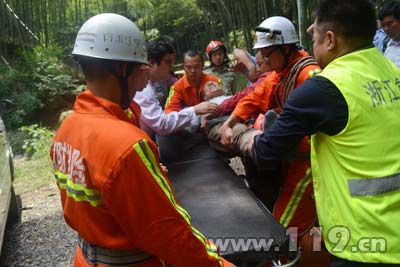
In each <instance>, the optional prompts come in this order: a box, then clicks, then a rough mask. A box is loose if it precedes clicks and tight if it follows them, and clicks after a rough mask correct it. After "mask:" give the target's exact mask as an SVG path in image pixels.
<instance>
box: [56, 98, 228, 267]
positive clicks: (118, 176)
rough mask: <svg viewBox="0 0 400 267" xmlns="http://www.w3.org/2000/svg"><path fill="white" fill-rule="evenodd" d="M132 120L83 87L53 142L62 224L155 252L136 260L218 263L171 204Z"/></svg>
mask: <svg viewBox="0 0 400 267" xmlns="http://www.w3.org/2000/svg"><path fill="white" fill-rule="evenodd" d="M133 111H135V109H133ZM133 116H137V114H135V113H133ZM132 121H135V120H132V119H128V117H127V115H126V114H125V113H124V111H123V110H122V109H121V108H120V106H119V105H118V104H115V103H113V102H110V101H108V100H105V99H103V98H99V97H96V96H94V95H93V94H92V93H91V92H90V91H88V90H87V91H85V92H83V93H82V94H80V95H79V96H78V97H77V99H76V102H75V107H74V112H73V113H72V114H71V115H70V116H69V117H68V118H67V119H66V120H65V121H64V122H63V124H62V125H61V127H60V129H59V130H58V131H57V133H56V135H55V137H54V140H53V144H52V147H51V158H52V160H53V163H54V167H55V176H56V179H57V183H58V186H59V188H60V194H61V201H62V206H63V210H64V217H65V220H66V222H67V223H68V225H69V226H71V227H72V228H73V229H74V230H76V231H77V232H78V233H79V235H80V236H82V237H83V238H84V239H85V240H86V241H87V242H89V243H90V244H93V245H97V246H100V247H104V248H108V249H115V250H118V249H133V248H137V249H140V250H142V251H145V252H147V253H149V254H151V255H154V256H155V258H153V259H152V260H150V261H148V262H146V263H143V265H140V266H162V265H161V262H160V260H159V259H162V260H164V261H166V262H168V263H170V264H172V265H173V266H175V267H187V266H198V267H204V266H215V267H217V266H221V265H222V263H221V258H220V257H219V256H218V254H217V253H216V252H215V247H212V246H211V245H210V244H209V243H208V241H207V240H206V239H205V238H204V237H203V236H202V235H201V234H199V233H198V231H197V230H195V229H194V228H193V226H191V224H190V219H189V218H188V215H187V212H186V211H185V210H184V209H183V208H182V207H180V206H179V204H178V203H177V201H176V199H175V195H174V192H173V190H172V187H171V185H170V183H169V181H168V178H167V176H166V174H165V173H164V172H163V171H162V169H161V168H160V164H159V159H158V152H157V147H156V145H155V144H154V143H153V142H152V141H151V139H150V138H149V137H148V136H147V134H146V133H145V132H143V131H142V130H140V129H139V128H138V127H137V126H136V125H134V124H132ZM136 121H137V120H136ZM210 208H212V207H210ZM196 231H197V232H196ZM195 233H196V234H195ZM77 257H79V255H77ZM76 262H77V261H76ZM75 266H89V265H83V264H82V263H81V264H79V263H75ZM99 266H101V265H99Z"/></svg>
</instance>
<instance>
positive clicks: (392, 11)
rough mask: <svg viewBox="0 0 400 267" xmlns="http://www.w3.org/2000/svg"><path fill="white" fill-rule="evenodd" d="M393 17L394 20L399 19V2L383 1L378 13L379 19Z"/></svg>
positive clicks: (397, 0) (394, 0)
mask: <svg viewBox="0 0 400 267" xmlns="http://www.w3.org/2000/svg"><path fill="white" fill-rule="evenodd" d="M387 16H393V17H394V18H395V19H400V1H399V0H392V1H385V2H384V3H383V6H382V9H381V11H380V12H379V19H380V20H383V18H384V17H387Z"/></svg>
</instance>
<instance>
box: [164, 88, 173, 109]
mask: <svg viewBox="0 0 400 267" xmlns="http://www.w3.org/2000/svg"><path fill="white" fill-rule="evenodd" d="M174 92H175V87H174V86H173V85H172V86H171V87H170V88H169V94H168V97H167V100H166V101H165V106H164V108H166V107H167V106H168V104H169V102H170V101H171V98H172V96H173V95H174Z"/></svg>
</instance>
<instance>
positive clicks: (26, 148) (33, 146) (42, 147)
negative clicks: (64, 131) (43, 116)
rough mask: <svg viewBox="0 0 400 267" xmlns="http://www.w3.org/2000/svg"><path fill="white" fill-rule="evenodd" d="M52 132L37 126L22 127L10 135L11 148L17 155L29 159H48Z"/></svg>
mask: <svg viewBox="0 0 400 267" xmlns="http://www.w3.org/2000/svg"><path fill="white" fill-rule="evenodd" d="M53 136H54V131H53V130H51V129H49V128H46V127H40V126H39V125H38V124H33V125H30V126H22V127H20V128H19V129H18V131H17V132H13V134H12V135H11V138H10V139H11V146H12V148H13V151H14V153H15V154H17V155H24V156H28V157H30V158H34V159H37V158H42V157H48V156H49V153H50V145H51V142H52V139H53Z"/></svg>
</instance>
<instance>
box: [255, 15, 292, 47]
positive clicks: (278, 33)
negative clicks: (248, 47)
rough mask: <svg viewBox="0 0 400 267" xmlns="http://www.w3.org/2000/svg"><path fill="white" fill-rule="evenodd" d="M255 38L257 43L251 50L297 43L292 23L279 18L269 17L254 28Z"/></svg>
mask: <svg viewBox="0 0 400 267" xmlns="http://www.w3.org/2000/svg"><path fill="white" fill-rule="evenodd" d="M256 36H257V41H256V43H255V44H254V47H253V49H258V48H263V47H268V46H273V45H284V44H294V43H297V42H299V37H298V35H297V32H296V29H295V27H294V25H293V23H292V22H291V21H290V20H288V19H287V18H284V17H280V16H275V17H270V18H267V19H266V20H264V21H263V22H261V24H260V25H259V26H258V27H256Z"/></svg>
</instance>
